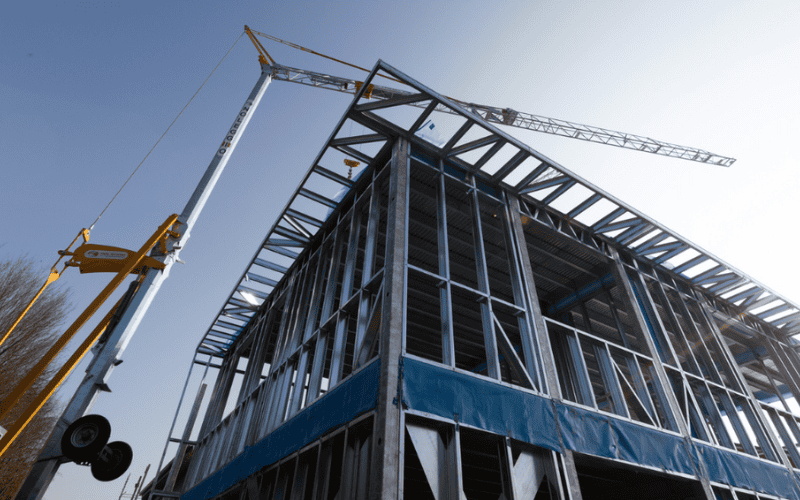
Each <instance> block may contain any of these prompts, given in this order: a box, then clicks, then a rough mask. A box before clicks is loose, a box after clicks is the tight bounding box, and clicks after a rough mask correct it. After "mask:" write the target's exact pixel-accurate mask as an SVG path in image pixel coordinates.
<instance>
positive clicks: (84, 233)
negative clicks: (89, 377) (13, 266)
mask: <svg viewBox="0 0 800 500" xmlns="http://www.w3.org/2000/svg"><path fill="white" fill-rule="evenodd" d="M242 36H244V33H242V34H240V35H239V38H237V39H236V41H235V42H233V45H231V48H230V49H228V52H226V53H225V55H224V56H222V59H220V60H219V62H218V63H217V65H216V66H214V69H212V70H211V73H209V74H208V76H207V77H206V79H205V80H203V83H202V84H200V87H198V89H197V90H196V91H195V93H194V94H193V95H192V97H190V98H189V101H188V102H187V103H186V105H184V106H183V109H181V110H180V112H179V113H178V115H177V116H175V118H174V119H173V120H172V122H171V123H170V124H169V126H168V127H167V129H166V130H164V133H162V134H161V137H159V138H158V140H157V141H156V142H155V144H153V147H151V148H150V151H148V152H147V154H146V155H144V158H142V161H140V162H139V164H138V165H136V168H134V169H133V172H131V174H130V175H129V176H128V178H127V179H125V182H123V183H122V186H120V188H119V189H118V190H117V192H116V193H115V194H114V196H112V197H111V201H109V202H108V204H106V206H105V208H103V210H101V211H100V214H99V215H98V216H97V218H96V219H95V220H94V222H92V225H90V226H89V228H88V229H86V228H84V229H81V230H80V232H79V233H78V236H76V237H75V239H74V240H72V243H70V244H69V245H68V246H67V248H66V249H64V250H59V251H58V254H59V255H60V257H59V258H58V260H57V261H56V263H55V264H53V266H52V268H51V269H50V273H49V275H48V276H47V280H46V281H45V283H44V285H42V287H41V288H40V289H39V291H38V292H37V293H36V295H34V296H33V298H32V299H31V300H30V302H29V303H28V305H27V306H26V307H25V309H23V311H22V313H20V315H19V316H18V317H17V319H16V320H15V321H14V323H13V324H12V325H11V328H9V329H8V330H7V331H5V332H0V345H2V344H3V342H5V340H6V339H7V338H8V336H9V335H10V334H11V332H12V331H13V330H14V329H15V328H16V327H17V325H18V324H19V323H20V321H22V319H23V318H24V317H25V315H26V314H27V313H28V311H30V309H31V307H33V304H34V303H35V302H36V301H37V300H38V299H39V297H41V295H42V293H44V291H45V289H46V288H47V287H48V286H50V285H51V284H53V283H54V282H55V281H56V280H58V278H60V277H61V274H62V273H63V272H64V271H65V270H66V269H67V267H69V264H65V265H64V268H63V269H62V270H61V271H59V270H58V269H57V268H56V267H57V266H58V264H59V262H60V261H61V259H62V258H63V257H64V256H66V255H72V253H71V248H72V245H74V244H75V242H77V241H78V239H79V238H81V237H83V243H84V244H86V243H88V242H89V235H90V233H91V231H92V229H94V226H95V225H96V224H97V222H98V221H99V220H100V218H101V217H102V216H103V214H104V213H106V210H108V207H110V206H111V204H112V203H114V200H116V199H117V196H119V194H120V193H121V192H122V190H123V189H125V186H127V185H128V182H130V180H131V179H132V178H133V176H134V175H135V174H136V172H138V171H139V168H141V166H142V165H143V164H144V162H145V161H146V160H147V158H148V157H149V156H150V154H151V153H152V152H153V151H154V150H155V149H156V146H158V144H159V143H160V142H161V140H162V139H164V136H166V135H167V132H169V130H170V129H171V128H172V126H173V125H175V122H177V121H178V118H180V117H181V115H182V114H183V112H184V111H186V108H188V107H189V104H191V103H192V101H193V100H194V98H195V97H197V94H199V93H200V91H201V90H202V89H203V87H204V86H205V84H206V83H208V80H209V79H210V78H211V76H212V75H213V74H214V72H216V71H217V68H219V67H220V65H221V64H222V62H223V61H224V60H225V58H227V57H228V54H230V53H231V51H232V50H233V48H234V47H236V45H237V44H238V43H239V40H241V39H242Z"/></svg>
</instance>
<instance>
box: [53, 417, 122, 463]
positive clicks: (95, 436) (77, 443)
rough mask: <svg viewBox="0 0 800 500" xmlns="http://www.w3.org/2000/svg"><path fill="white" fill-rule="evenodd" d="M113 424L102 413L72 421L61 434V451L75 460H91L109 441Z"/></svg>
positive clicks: (83, 461) (80, 461)
mask: <svg viewBox="0 0 800 500" xmlns="http://www.w3.org/2000/svg"><path fill="white" fill-rule="evenodd" d="M109 437H111V425H110V424H109V423H108V420H106V418H105V417H103V416H100V415H86V416H83V417H81V418H79V419H78V420H76V421H74V422H72V424H71V425H70V426H69V427H67V430H65V431H64V435H63V436H61V452H62V453H63V454H64V456H65V457H67V458H69V459H70V460H72V461H73V462H77V463H79V464H80V463H87V462H91V461H92V460H94V459H95V458H96V457H97V454H98V453H100V450H102V449H103V447H105V445H106V443H108V438H109Z"/></svg>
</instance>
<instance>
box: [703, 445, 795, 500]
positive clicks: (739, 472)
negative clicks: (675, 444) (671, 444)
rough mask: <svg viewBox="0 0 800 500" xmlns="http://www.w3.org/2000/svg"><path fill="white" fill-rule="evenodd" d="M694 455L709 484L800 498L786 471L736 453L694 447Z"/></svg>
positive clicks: (709, 447) (704, 446) (707, 447)
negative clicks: (700, 464) (702, 465)
mask: <svg viewBox="0 0 800 500" xmlns="http://www.w3.org/2000/svg"><path fill="white" fill-rule="evenodd" d="M695 449H696V453H697V455H698V456H699V457H700V458H701V459H702V460H703V461H704V462H705V464H706V468H707V469H708V476H709V478H710V479H711V480H712V481H718V482H720V483H725V484H730V485H733V486H738V487H740V488H747V489H750V490H755V491H760V492H764V493H771V494H773V495H775V494H777V495H780V496H781V497H784V498H794V499H797V498H800V491H798V490H797V487H796V485H795V484H794V481H793V480H792V477H791V476H790V474H789V471H788V470H787V469H786V468H784V467H781V466H780V465H777V464H775V465H772V464H768V463H765V462H762V461H760V460H756V459H754V458H748V457H745V456H742V455H739V454H738V453H732V452H729V451H725V450H720V449H717V448H713V447H711V446H706V445H703V444H700V443H695Z"/></svg>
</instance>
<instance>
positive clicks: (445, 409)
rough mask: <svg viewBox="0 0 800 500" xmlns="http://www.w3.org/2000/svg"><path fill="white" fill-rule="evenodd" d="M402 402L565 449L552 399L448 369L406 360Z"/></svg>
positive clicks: (497, 432) (415, 407) (495, 431)
mask: <svg viewBox="0 0 800 500" xmlns="http://www.w3.org/2000/svg"><path fill="white" fill-rule="evenodd" d="M403 402H404V403H405V404H406V405H407V406H408V407H409V408H412V409H414V410H418V411H424V412H427V413H431V414H433V415H439V416H440V417H445V418H452V419H457V420H458V421H459V422H461V423H464V424H467V425H472V426H475V427H478V428H480V429H486V430H487V431H490V432H494V433H496V434H501V435H504V436H509V437H511V438H514V439H518V440H520V441H525V442H526V443H531V444H535V445H537V446H541V447H543V448H548V449H551V450H556V451H558V450H560V449H561V447H560V445H559V443H558V434H557V433H556V432H555V416H554V413H553V406H552V404H551V403H550V400H549V399H547V398H543V397H541V396H537V395H535V394H530V393H527V392H523V391H519V390H516V389H512V388H510V387H506V386H503V385H500V384H497V383H494V382H490V381H488V380H482V379H480V378H478V377H472V376H469V375H464V374H462V373H458V372H456V371H454V370H450V369H448V368H445V367H439V366H434V365H432V364H429V363H425V362H423V361H418V360H416V359H411V358H403Z"/></svg>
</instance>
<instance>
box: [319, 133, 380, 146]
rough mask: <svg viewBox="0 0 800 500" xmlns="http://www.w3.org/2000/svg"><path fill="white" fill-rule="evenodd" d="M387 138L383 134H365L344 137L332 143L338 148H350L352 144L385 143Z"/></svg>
mask: <svg viewBox="0 0 800 500" xmlns="http://www.w3.org/2000/svg"><path fill="white" fill-rule="evenodd" d="M385 140H386V137H385V136H384V135H381V134H365V135H354V136H350V137H342V138H339V139H334V140H332V141H331V146H332V147H334V148H336V147H338V146H350V145H351V144H369V143H371V142H380V141H385Z"/></svg>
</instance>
